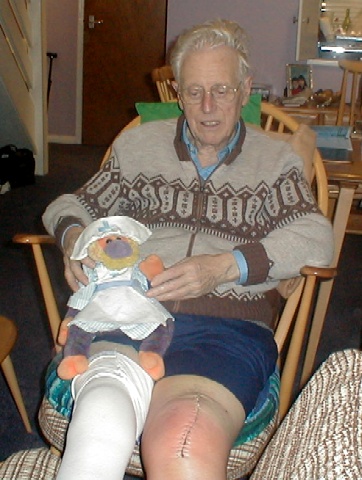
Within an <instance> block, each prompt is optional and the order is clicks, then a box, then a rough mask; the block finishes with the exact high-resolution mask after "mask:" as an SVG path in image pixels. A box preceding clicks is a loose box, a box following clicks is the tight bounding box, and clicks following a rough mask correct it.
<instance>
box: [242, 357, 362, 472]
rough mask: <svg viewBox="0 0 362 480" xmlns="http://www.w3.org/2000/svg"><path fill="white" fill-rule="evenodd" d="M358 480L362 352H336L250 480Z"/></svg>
mask: <svg viewBox="0 0 362 480" xmlns="http://www.w3.org/2000/svg"><path fill="white" fill-rule="evenodd" d="M266 479H268V480H321V479H323V480H346V479H356V480H357V479H362V352H361V351H359V350H345V351H341V352H336V353H333V354H331V355H330V357H329V358H328V359H327V360H326V362H324V363H323V364H322V366H321V367H320V368H319V369H318V371H317V372H316V373H315V374H314V375H313V377H312V378H311V380H310V381H309V382H308V384H307V385H306V387H305V388H304V389H303V390H302V393H301V394H300V396H299V398H298V399H297V401H296V402H295V404H294V405H293V407H292V408H291V410H290V411H289V413H288V414H287V416H286V417H285V419H284V421H283V422H282V424H281V425H280V426H279V428H278V430H277V432H276V433H275V435H274V437H273V438H272V440H271V442H270V443H269V445H268V447H267V449H266V450H265V452H264V454H263V455H262V457H261V459H260V461H259V463H258V465H257V467H256V469H255V471H254V473H253V475H252V476H251V479H250V480H266Z"/></svg>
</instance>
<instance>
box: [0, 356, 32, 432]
mask: <svg viewBox="0 0 362 480" xmlns="http://www.w3.org/2000/svg"><path fill="white" fill-rule="evenodd" d="M1 368H2V371H3V372H4V376H5V378H6V381H7V383H8V385H9V388H10V391H11V393H12V395H13V398H14V401H15V403H16V406H17V407H18V410H19V413H20V416H21V418H22V420H23V423H24V425H25V428H26V431H27V432H28V433H31V431H32V430H31V426H30V421H29V417H28V414H27V412H26V409H25V405H24V401H23V397H22V395H21V392H20V388H19V384H18V380H17V378H16V374H15V370H14V367H13V363H12V361H11V358H10V355H8V356H7V357H6V358H5V359H4V360H3V362H2V363H1Z"/></svg>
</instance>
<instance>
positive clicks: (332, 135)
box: [310, 125, 353, 151]
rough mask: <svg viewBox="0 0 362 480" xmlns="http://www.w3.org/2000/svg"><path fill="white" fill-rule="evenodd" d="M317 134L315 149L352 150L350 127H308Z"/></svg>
mask: <svg viewBox="0 0 362 480" xmlns="http://www.w3.org/2000/svg"><path fill="white" fill-rule="evenodd" d="M310 128H311V129H312V130H314V131H315V132H316V134H317V147H320V148H337V149H339V150H351V151H352V150H353V149H352V142H351V131H352V127H347V126H344V125H341V126H334V125H310Z"/></svg>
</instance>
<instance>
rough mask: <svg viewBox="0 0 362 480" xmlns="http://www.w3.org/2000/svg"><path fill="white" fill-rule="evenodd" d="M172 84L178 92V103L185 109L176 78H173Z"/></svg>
mask: <svg viewBox="0 0 362 480" xmlns="http://www.w3.org/2000/svg"><path fill="white" fill-rule="evenodd" d="M171 85H172V88H173V89H174V90H175V92H176V93H177V103H178V105H179V107H180V109H181V110H182V111H183V109H184V108H183V103H182V100H181V95H180V92H179V87H178V83H177V82H176V80H172V81H171Z"/></svg>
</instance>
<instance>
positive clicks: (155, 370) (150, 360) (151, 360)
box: [139, 351, 165, 380]
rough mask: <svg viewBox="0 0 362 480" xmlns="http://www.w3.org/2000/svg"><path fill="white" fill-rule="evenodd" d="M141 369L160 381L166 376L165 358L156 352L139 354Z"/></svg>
mask: <svg viewBox="0 0 362 480" xmlns="http://www.w3.org/2000/svg"><path fill="white" fill-rule="evenodd" d="M139 359H140V365H141V367H142V368H143V369H144V370H145V371H146V372H147V373H148V375H149V376H150V377H151V378H153V380H159V379H160V378H162V377H163V376H164V375H165V364H164V363H163V358H162V357H161V356H160V355H159V354H158V353H154V352H143V351H142V352H139Z"/></svg>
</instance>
